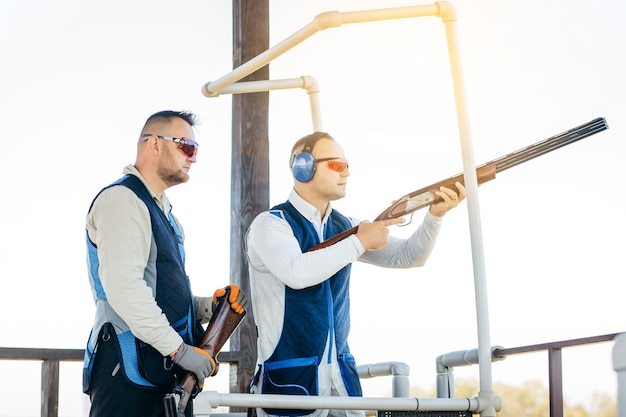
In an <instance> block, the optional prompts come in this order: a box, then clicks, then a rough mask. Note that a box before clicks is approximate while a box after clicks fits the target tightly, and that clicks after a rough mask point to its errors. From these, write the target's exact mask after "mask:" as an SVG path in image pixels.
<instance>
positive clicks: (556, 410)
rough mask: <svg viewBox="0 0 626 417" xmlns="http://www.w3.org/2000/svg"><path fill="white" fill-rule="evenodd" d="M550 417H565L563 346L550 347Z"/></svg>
mask: <svg viewBox="0 0 626 417" xmlns="http://www.w3.org/2000/svg"><path fill="white" fill-rule="evenodd" d="M548 372H549V384H550V417H563V361H562V355H561V348H550V349H548Z"/></svg>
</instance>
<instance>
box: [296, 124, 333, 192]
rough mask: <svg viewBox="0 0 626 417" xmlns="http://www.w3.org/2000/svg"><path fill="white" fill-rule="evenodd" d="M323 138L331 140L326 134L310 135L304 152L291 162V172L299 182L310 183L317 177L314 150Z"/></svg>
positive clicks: (305, 143)
mask: <svg viewBox="0 0 626 417" xmlns="http://www.w3.org/2000/svg"><path fill="white" fill-rule="evenodd" d="M322 138H330V136H329V135H328V133H326V132H315V133H312V134H310V135H309V136H308V137H307V138H306V140H305V142H304V148H302V152H300V153H299V154H297V155H295V156H294V157H293V158H292V161H291V172H292V174H293V177H294V178H295V179H296V180H297V181H298V182H309V181H311V180H312V179H313V176H314V175H315V157H314V156H313V148H314V147H315V144H316V143H317V142H318V141H319V140H320V139H322Z"/></svg>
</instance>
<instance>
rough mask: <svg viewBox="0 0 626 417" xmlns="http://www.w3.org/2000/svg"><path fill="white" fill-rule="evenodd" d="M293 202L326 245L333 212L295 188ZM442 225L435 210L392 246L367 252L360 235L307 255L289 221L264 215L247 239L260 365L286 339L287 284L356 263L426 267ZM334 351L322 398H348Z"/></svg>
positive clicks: (322, 372)
mask: <svg viewBox="0 0 626 417" xmlns="http://www.w3.org/2000/svg"><path fill="white" fill-rule="evenodd" d="M289 202H290V203H291V204H292V205H293V206H294V207H295V208H296V209H297V210H298V211H299V212H300V213H301V214H302V215H303V216H304V217H305V218H307V219H308V220H309V221H310V222H311V223H312V224H313V225H314V227H315V230H316V231H317V234H318V236H319V239H320V242H321V241H323V231H324V225H325V224H326V221H327V220H328V216H329V215H330V212H331V208H330V207H329V209H328V210H327V214H326V216H325V217H324V218H321V214H320V212H319V211H318V210H317V209H316V208H315V207H314V206H312V205H311V204H309V203H308V202H306V201H305V200H304V199H302V198H301V197H300V196H299V195H298V194H297V193H296V192H295V190H294V191H292V192H291V194H290V195H289ZM350 221H351V222H352V225H353V226H356V225H357V224H358V223H359V221H358V220H356V219H352V218H351V219H350ZM441 223H442V218H441V217H436V216H434V215H432V214H430V212H429V213H427V214H426V215H425V217H424V220H423V222H422V224H421V225H420V227H419V228H418V229H417V230H416V231H415V232H414V233H413V234H412V235H411V236H410V237H409V238H408V239H400V238H397V237H393V236H389V237H388V243H387V245H386V246H385V247H384V248H382V249H379V250H372V251H365V250H364V248H363V245H361V242H360V241H359V239H358V238H357V237H356V235H351V236H349V237H348V238H346V239H344V240H342V241H339V242H337V243H336V244H334V245H332V246H329V247H327V248H324V249H320V250H316V251H312V252H305V253H303V252H302V250H301V249H300V245H299V243H298V240H297V239H296V237H295V236H294V233H293V230H292V228H291V226H290V224H289V223H288V222H287V221H286V220H284V219H282V218H279V217H277V216H275V215H272V214H270V213H269V212H263V213H261V214H259V215H258V216H257V217H256V218H255V219H254V220H253V222H252V224H251V225H250V228H249V230H248V234H247V238H246V243H247V255H248V261H249V273H250V287H251V296H252V297H251V298H252V308H253V313H254V317H255V322H256V324H257V328H258V358H257V364H259V365H262V364H263V363H264V362H265V361H266V360H267V359H268V358H269V357H270V356H271V355H272V353H273V351H274V349H275V347H276V345H277V343H278V341H279V339H280V336H281V330H282V326H283V319H284V311H285V308H284V307H285V304H284V293H285V286H288V287H290V288H293V289H302V288H307V287H311V286H314V285H316V284H319V283H321V282H323V281H325V280H326V279H328V278H330V277H331V276H333V275H334V274H335V273H336V272H337V271H339V270H340V269H341V268H343V267H344V266H346V265H348V264H350V263H352V262H354V261H362V262H368V263H370V264H374V265H378V266H382V267H387V268H410V267H417V266H422V265H424V263H425V262H426V260H427V259H428V257H429V256H430V253H431V252H432V250H433V248H434V245H435V242H436V240H437V236H438V234H439V230H440V228H441ZM329 343H334V341H329ZM328 347H329V345H328V344H327V346H326V351H325V354H324V356H325V357H324V358H323V360H322V361H321V365H320V367H319V368H318V380H319V392H320V395H321V396H327V395H330V392H331V389H333V388H335V389H337V390H338V392H339V393H340V395H347V391H346V390H345V387H344V386H343V382H342V378H341V375H340V371H339V368H338V366H337V361H336V360H332V361H328V360H327V359H328V358H327V357H326V355H328V351H329V349H328ZM332 352H337V349H332ZM325 412H327V410H317V411H316V413H315V414H312V415H311V416H312V417H317V416H318V414H319V415H324V414H325Z"/></svg>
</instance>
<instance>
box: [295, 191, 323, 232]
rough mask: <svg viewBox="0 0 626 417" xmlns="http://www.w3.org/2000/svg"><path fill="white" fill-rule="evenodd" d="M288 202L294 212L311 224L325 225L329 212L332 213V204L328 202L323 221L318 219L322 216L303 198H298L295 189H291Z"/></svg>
mask: <svg viewBox="0 0 626 417" xmlns="http://www.w3.org/2000/svg"><path fill="white" fill-rule="evenodd" d="M289 202H290V203H291V204H292V205H293V206H294V207H295V208H296V210H298V211H299V212H300V214H302V215H303V216H304V217H305V218H306V219H307V220H309V221H310V222H311V223H315V222H321V223H322V224H324V223H326V220H328V216H330V212H331V211H332V203H330V202H329V203H328V209H327V210H326V215H325V216H324V219H320V217H321V215H322V214H321V213H320V211H319V210H318V209H317V208H315V206H313V205H312V204H310V203H309V202H308V201H306V200H305V199H304V198H302V197H300V195H299V194H298V193H297V192H296V190H295V189H292V190H291V193H290V194H289Z"/></svg>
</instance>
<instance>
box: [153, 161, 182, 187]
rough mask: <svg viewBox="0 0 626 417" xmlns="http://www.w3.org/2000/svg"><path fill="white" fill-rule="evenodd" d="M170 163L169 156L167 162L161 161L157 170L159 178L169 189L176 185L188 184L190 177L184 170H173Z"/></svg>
mask: <svg viewBox="0 0 626 417" xmlns="http://www.w3.org/2000/svg"><path fill="white" fill-rule="evenodd" d="M170 162H171V160H170V158H169V155H168V158H167V159H166V160H161V162H160V163H159V167H158V168H157V175H158V176H159V178H161V180H162V181H163V182H164V183H165V184H167V186H168V187H173V186H174V185H178V184H182V183H184V182H187V180H188V179H189V175H188V174H187V173H186V172H185V171H183V170H182V169H173V168H172V164H171V163H170Z"/></svg>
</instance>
